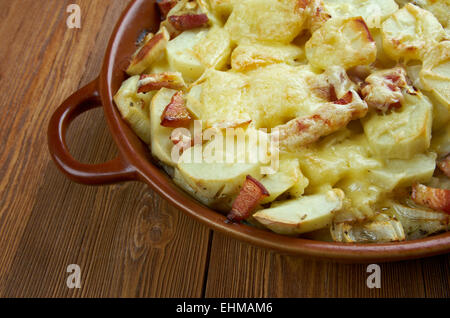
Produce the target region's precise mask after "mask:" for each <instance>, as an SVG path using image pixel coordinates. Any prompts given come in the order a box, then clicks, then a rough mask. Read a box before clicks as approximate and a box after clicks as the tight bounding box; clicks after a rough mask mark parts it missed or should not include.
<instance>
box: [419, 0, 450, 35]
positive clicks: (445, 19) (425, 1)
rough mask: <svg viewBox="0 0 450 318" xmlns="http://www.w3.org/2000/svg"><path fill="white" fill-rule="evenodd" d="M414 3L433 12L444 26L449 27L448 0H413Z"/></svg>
mask: <svg viewBox="0 0 450 318" xmlns="http://www.w3.org/2000/svg"><path fill="white" fill-rule="evenodd" d="M414 3H415V4H417V5H418V6H420V7H421V8H423V9H425V10H428V11H430V12H431V13H433V15H434V16H435V17H436V18H437V19H438V20H439V22H440V23H441V24H442V26H443V27H444V28H446V29H447V28H448V27H450V15H449V14H448V13H449V12H450V1H449V0H414Z"/></svg>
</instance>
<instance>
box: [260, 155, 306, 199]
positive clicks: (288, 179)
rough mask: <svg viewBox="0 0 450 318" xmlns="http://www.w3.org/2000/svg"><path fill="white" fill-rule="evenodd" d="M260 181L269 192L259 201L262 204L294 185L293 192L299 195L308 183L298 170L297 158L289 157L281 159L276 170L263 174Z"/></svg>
mask: <svg viewBox="0 0 450 318" xmlns="http://www.w3.org/2000/svg"><path fill="white" fill-rule="evenodd" d="M260 181H261V184H262V185H263V186H264V187H265V188H266V189H267V191H268V192H269V196H268V197H267V198H265V199H263V200H262V201H261V203H262V204H265V203H269V202H272V201H274V200H275V199H276V198H278V197H279V196H280V195H282V194H283V193H285V192H286V191H288V190H289V189H291V188H293V187H295V190H294V191H293V192H294V193H295V194H296V196H297V197H299V196H301V195H302V194H303V192H304V190H305V188H306V186H307V185H308V180H307V179H306V178H305V177H304V176H303V174H302V172H301V170H300V166H299V162H298V159H290V158H283V159H281V160H280V167H279V169H278V171H277V172H276V173H275V174H271V175H267V176H265V177H264V178H262V179H261V180H260ZM302 187H303V189H302Z"/></svg>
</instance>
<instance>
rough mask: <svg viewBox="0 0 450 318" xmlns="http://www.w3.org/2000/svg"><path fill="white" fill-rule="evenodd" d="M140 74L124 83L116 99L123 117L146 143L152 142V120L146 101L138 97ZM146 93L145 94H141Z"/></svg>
mask: <svg viewBox="0 0 450 318" xmlns="http://www.w3.org/2000/svg"><path fill="white" fill-rule="evenodd" d="M138 83H139V75H136V76H133V77H130V78H129V79H127V80H126V81H125V82H123V83H122V86H121V87H120V89H119V91H118V92H117V94H116V95H115V96H114V101H115V103H116V105H117V108H118V109H119V111H120V113H121V115H122V117H123V118H124V119H125V121H127V122H128V124H129V125H130V126H131V128H133V130H134V132H135V133H136V134H137V135H138V137H139V138H141V139H142V140H143V141H144V142H145V143H146V144H150V141H151V135H150V120H149V118H148V115H147V114H146V110H145V101H144V100H143V99H141V98H139V97H138V94H137V90H138ZM139 95H145V94H139Z"/></svg>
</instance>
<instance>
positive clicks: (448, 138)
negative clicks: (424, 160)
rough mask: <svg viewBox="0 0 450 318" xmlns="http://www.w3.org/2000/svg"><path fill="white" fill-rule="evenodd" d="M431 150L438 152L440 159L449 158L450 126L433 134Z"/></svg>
mask: <svg viewBox="0 0 450 318" xmlns="http://www.w3.org/2000/svg"><path fill="white" fill-rule="evenodd" d="M430 149H431V150H432V151H434V152H436V153H437V154H438V156H439V157H444V156H447V155H448V154H449V153H450V125H447V126H445V127H444V128H442V129H440V130H439V131H437V132H435V133H434V134H433V139H432V140H431V148H430Z"/></svg>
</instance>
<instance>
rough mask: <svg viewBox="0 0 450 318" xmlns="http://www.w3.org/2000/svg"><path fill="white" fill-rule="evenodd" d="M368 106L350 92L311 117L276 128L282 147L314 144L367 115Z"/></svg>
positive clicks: (292, 147)
mask: <svg viewBox="0 0 450 318" xmlns="http://www.w3.org/2000/svg"><path fill="white" fill-rule="evenodd" d="M367 110H368V108H367V105H366V103H364V101H362V100H361V99H360V98H359V96H358V94H357V93H356V92H354V91H350V92H349V93H347V94H346V95H344V97H343V98H341V99H338V100H337V101H335V102H334V103H333V102H330V103H327V104H325V105H324V106H322V107H320V108H319V109H318V110H317V112H316V113H315V114H313V115H311V116H307V117H300V118H296V119H293V120H291V121H290V122H288V123H286V124H284V125H281V126H278V127H275V128H274V132H273V133H274V134H275V136H276V135H278V139H279V142H280V145H281V146H284V147H287V148H289V149H296V148H298V147H301V146H304V145H307V144H310V143H313V142H315V141H317V140H318V139H319V138H320V137H322V136H326V135H329V134H331V133H333V132H335V131H337V130H339V129H341V128H342V127H345V126H347V124H348V123H349V122H350V121H352V120H355V119H359V118H362V117H364V116H365V115H366V114H367Z"/></svg>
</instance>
